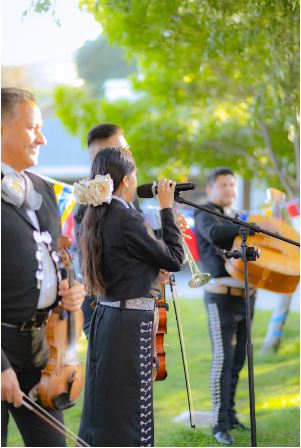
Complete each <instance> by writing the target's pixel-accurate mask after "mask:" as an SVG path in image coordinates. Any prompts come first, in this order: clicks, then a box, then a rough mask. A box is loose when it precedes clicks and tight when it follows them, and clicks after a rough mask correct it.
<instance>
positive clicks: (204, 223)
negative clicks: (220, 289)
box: [194, 202, 239, 278]
mask: <svg viewBox="0 0 301 448" xmlns="http://www.w3.org/2000/svg"><path fill="white" fill-rule="evenodd" d="M205 207H207V208H209V209H211V210H214V211H216V212H218V213H222V214H223V213H224V210H223V208H222V207H219V206H218V205H216V204H213V203H212V202H207V204H205ZM194 219H195V230H196V236H197V242H198V248H199V253H200V261H201V264H202V269H203V270H204V271H205V272H209V273H210V274H211V276H212V277H213V278H216V277H229V274H228V272H227V271H226V269H225V260H224V259H223V257H222V256H221V255H219V254H218V252H217V248H220V249H226V250H231V248H232V244H233V241H234V238H235V237H236V236H237V235H238V231H239V226H238V225H237V224H233V223H232V222H230V221H227V220H226V219H223V218H220V217H219V216H215V215H211V214H210V213H207V212H205V211H203V210H197V211H196V212H195V215H194Z"/></svg>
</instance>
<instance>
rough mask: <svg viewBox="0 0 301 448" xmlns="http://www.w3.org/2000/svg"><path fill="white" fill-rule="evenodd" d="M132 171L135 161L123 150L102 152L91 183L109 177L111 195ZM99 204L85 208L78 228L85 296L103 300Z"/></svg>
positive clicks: (102, 215)
mask: <svg viewBox="0 0 301 448" xmlns="http://www.w3.org/2000/svg"><path fill="white" fill-rule="evenodd" d="M134 170H135V161H134V159H133V156H132V154H131V153H130V152H129V151H128V150H127V149H122V148H111V147H108V148H104V149H102V150H101V151H100V152H99V153H98V154H97V155H96V157H95V159H94V160H93V164H92V168H91V179H94V177H95V176H96V174H101V175H105V174H108V173H109V174H110V176H111V178H112V180H113V183H114V190H113V193H114V192H115V191H116V190H117V189H118V187H119V185H120V183H121V181H122V179H123V178H124V176H127V175H130V174H131V173H132V172H133V171H134ZM109 206H110V205H109V204H107V203H103V204H102V205H98V206H96V207H94V206H93V205H90V206H88V209H87V211H86V213H85V216H84V219H83V221H82V224H81V235H80V250H81V255H82V260H81V264H82V266H81V267H82V272H83V276H84V282H85V285H86V288H87V291H88V294H92V295H95V296H103V295H104V294H105V282H104V277H103V266H102V245H103V225H104V218H105V214H106V211H107V208H108V207H109Z"/></svg>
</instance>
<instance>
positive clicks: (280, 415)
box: [8, 300, 300, 447]
mask: <svg viewBox="0 0 301 448" xmlns="http://www.w3.org/2000/svg"><path fill="white" fill-rule="evenodd" d="M180 306H181V313H182V321H183V327H184V337H185V344H186V351H187V357H188V364H189V373H190V380H191V387H192V396H193V402H194V408H195V410H198V411H199V410H201V411H207V412H208V411H210V392H209V368H210V359H211V356H210V344H209V337H208V331H207V317H206V313H205V309H204V305H203V302H202V301H196V300H181V303H180ZM170 308H171V309H170V312H169V313H168V317H169V319H168V334H167V335H166V337H165V351H166V353H167V358H166V360H167V369H168V377H167V379H166V380H165V381H162V382H156V383H155V385H154V400H155V402H154V406H155V408H154V412H155V444H156V446H166V447H171V446H191V447H193V446H207V447H208V446H220V445H219V444H218V443H217V442H216V441H215V439H214V437H213V436H212V435H211V430H210V427H209V426H198V427H197V428H196V429H194V430H193V429H191V428H190V427H187V426H184V425H182V424H179V423H174V422H173V419H174V417H175V416H177V415H179V414H181V413H182V412H183V411H185V410H186V409H187V397H186V391H185V382H184V375H183V368H182V361H181V356H180V348H179V342H178V335H177V332H176V324H175V319H174V312H173V307H172V306H171V307H170ZM270 315H271V313H270V312H264V311H256V316H255V320H254V326H253V331H252V339H253V344H254V376H255V401H256V423H257V444H258V446H274V447H276V446H282V447H284V446H290V447H297V446H300V443H299V440H300V439H299V426H300V413H299V406H300V402H299V372H300V368H299V353H300V342H299V341H300V339H299V318H300V315H299V313H290V314H289V317H288V322H287V324H286V327H285V335H284V337H283V342H282V345H281V348H280V350H279V352H278V353H277V354H268V355H261V354H260V352H259V348H260V346H261V343H262V341H263V338H264V335H265V333H266V329H267V323H268V321H269V318H270ZM85 350H86V342H85V339H84V338H83V339H82V340H81V356H82V359H83V360H84V358H85ZM248 390H249V389H248V373H247V366H245V368H244V370H243V371H242V374H241V380H240V382H239V387H238V391H237V400H236V401H237V410H238V412H239V416H240V419H241V421H242V422H244V423H245V424H247V425H249V395H248ZM81 405H82V400H81V399H79V400H78V403H77V405H76V406H75V407H73V408H71V409H69V410H67V411H66V412H65V423H66V425H67V426H68V427H69V428H70V429H72V430H73V431H74V432H77V429H78V425H79V419H80V414H81ZM232 435H233V436H234V438H235V440H236V443H235V445H234V446H240V447H247V446H251V441H250V433H249V432H247V433H245V432H243V431H240V430H235V431H232ZM8 446H24V445H23V443H22V440H21V438H20V436H19V435H18V431H17V429H16V427H15V425H14V423H13V422H11V423H10V427H9V441H8Z"/></svg>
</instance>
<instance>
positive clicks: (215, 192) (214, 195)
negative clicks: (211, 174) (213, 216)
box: [206, 174, 237, 207]
mask: <svg viewBox="0 0 301 448" xmlns="http://www.w3.org/2000/svg"><path fill="white" fill-rule="evenodd" d="M206 192H207V195H208V198H209V200H210V201H211V202H213V203H214V204H217V205H219V206H220V207H231V206H232V205H233V203H234V201H235V199H236V194H237V191H236V179H235V177H234V176H232V174H225V175H220V176H217V178H216V179H215V181H214V182H213V184H212V185H208V186H207V187H206Z"/></svg>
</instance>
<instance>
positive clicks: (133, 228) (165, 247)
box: [123, 208, 184, 272]
mask: <svg viewBox="0 0 301 448" xmlns="http://www.w3.org/2000/svg"><path fill="white" fill-rule="evenodd" d="M161 219H162V228H163V240H158V239H157V238H156V236H155V235H154V232H153V230H152V229H151V227H150V226H148V225H147V223H146V221H145V220H144V218H143V216H142V215H140V214H138V213H137V212H134V211H133V213H130V214H127V217H126V219H125V221H124V225H123V236H124V241H125V244H126V247H127V249H128V251H129V252H130V253H131V254H132V255H133V256H134V257H136V258H138V259H140V260H143V261H145V262H147V263H149V264H151V265H153V266H156V267H158V268H160V269H166V270H167V271H172V272H177V271H180V270H181V267H182V264H183V259H184V251H183V247H182V242H181V232H180V230H179V228H178V226H177V225H176V223H175V220H174V217H173V212H172V209H171V208H165V209H163V210H161Z"/></svg>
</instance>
